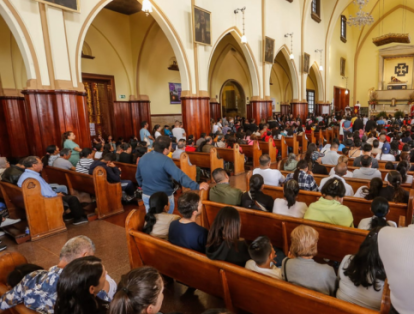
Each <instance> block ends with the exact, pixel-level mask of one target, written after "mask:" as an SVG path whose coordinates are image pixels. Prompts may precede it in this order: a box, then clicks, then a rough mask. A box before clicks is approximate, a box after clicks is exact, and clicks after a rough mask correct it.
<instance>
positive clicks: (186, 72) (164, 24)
mask: <svg viewBox="0 0 414 314" xmlns="http://www.w3.org/2000/svg"><path fill="white" fill-rule="evenodd" d="M111 1H112V0H102V1H101V2H99V3H98V4H97V5H96V6H95V7H94V8H93V9H92V10H91V14H89V16H88V17H87V19H86V20H85V22H84V23H83V25H82V28H81V31H80V34H79V37H78V43H77V47H76V71H77V79H78V82H81V81H82V71H81V55H82V47H83V42H84V41H85V36H86V34H87V32H88V29H89V27H90V26H91V24H92V22H93V20H94V19H95V17H96V16H97V15H98V14H99V12H100V11H101V10H102V9H103V8H104V7H105V6H106V5H107V4H108V3H109V2H111ZM139 2H142V0H139ZM151 16H152V17H153V18H154V20H155V21H156V22H157V23H158V25H159V26H160V28H161V29H162V31H163V32H164V34H165V35H166V37H167V39H168V41H169V42H170V44H171V47H172V48H173V50H174V54H175V57H176V58H177V63H178V66H179V68H180V77H181V86H182V90H183V91H189V92H191V91H192V90H194V87H193V81H192V78H191V74H190V66H189V62H188V59H187V56H186V54H185V51H184V45H183V44H182V42H181V39H180V37H179V36H178V33H177V31H176V30H175V29H174V27H173V26H172V24H171V22H170V21H169V20H168V18H167V16H166V15H165V14H164V13H163V12H162V11H161V9H160V8H159V7H158V6H157V5H156V4H154V3H152V13H151Z"/></svg>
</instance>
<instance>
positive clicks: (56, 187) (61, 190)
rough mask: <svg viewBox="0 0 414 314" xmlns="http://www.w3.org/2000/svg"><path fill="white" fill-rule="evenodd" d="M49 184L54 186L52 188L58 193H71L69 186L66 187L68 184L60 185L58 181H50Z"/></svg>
mask: <svg viewBox="0 0 414 314" xmlns="http://www.w3.org/2000/svg"><path fill="white" fill-rule="evenodd" d="M49 185H50V187H51V188H52V190H53V191H55V192H56V193H64V194H69V193H68V188H67V187H66V185H59V184H56V183H50V184H49Z"/></svg>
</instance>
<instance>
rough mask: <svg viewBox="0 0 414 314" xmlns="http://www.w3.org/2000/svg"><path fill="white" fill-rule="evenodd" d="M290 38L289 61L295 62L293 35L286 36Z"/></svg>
mask: <svg viewBox="0 0 414 314" xmlns="http://www.w3.org/2000/svg"><path fill="white" fill-rule="evenodd" d="M289 36H290V55H289V59H290V60H294V59H295V55H294V54H293V33H287V34H285V37H286V38H287V37H289Z"/></svg>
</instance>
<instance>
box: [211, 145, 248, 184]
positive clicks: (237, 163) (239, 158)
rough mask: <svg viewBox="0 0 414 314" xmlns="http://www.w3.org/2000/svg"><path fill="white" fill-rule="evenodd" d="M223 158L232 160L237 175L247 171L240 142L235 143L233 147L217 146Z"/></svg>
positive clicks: (228, 160)
mask: <svg viewBox="0 0 414 314" xmlns="http://www.w3.org/2000/svg"><path fill="white" fill-rule="evenodd" d="M216 149H217V153H218V155H219V157H220V158H221V159H224V160H225V161H227V162H231V163H233V165H234V175H235V176H237V175H239V174H242V173H244V172H245V170H244V161H245V160H244V154H242V153H240V150H239V144H234V147H233V148H232V149H228V148H216Z"/></svg>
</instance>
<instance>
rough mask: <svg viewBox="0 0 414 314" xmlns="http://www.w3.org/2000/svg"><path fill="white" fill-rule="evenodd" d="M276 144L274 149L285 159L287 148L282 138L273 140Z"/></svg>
mask: <svg viewBox="0 0 414 314" xmlns="http://www.w3.org/2000/svg"><path fill="white" fill-rule="evenodd" d="M274 141H275V144H276V148H277V149H278V151H280V156H281V157H282V158H285V157H287V156H288V147H287V144H286V141H285V138H284V136H282V138H281V139H280V140H274Z"/></svg>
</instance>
